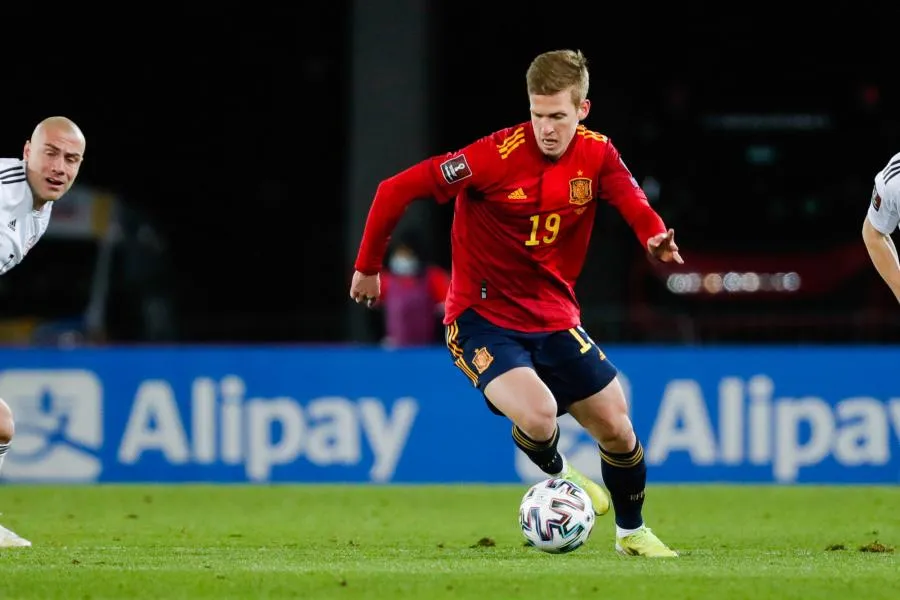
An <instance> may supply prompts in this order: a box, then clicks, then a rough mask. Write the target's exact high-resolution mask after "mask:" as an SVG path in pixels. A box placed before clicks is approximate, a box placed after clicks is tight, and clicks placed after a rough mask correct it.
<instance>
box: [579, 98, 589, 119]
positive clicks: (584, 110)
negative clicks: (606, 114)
mask: <svg viewBox="0 0 900 600" xmlns="http://www.w3.org/2000/svg"><path fill="white" fill-rule="evenodd" d="M589 112H591V101H590V100H588V99H587V98H585V99H584V100H582V101H581V105H580V106H579V107H578V120H579V121H584V120H585V119H586V118H587V116H588V113H589Z"/></svg>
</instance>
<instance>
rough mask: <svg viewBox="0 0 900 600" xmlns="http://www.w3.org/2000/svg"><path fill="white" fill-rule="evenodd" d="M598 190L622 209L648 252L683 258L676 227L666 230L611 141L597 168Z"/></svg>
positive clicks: (676, 259)
mask: <svg viewBox="0 0 900 600" xmlns="http://www.w3.org/2000/svg"><path fill="white" fill-rule="evenodd" d="M600 190H601V195H602V197H603V198H604V199H605V200H607V201H608V202H609V203H610V204H612V205H613V206H615V207H616V209H617V210H618V211H619V213H621V215H622V217H623V218H624V219H625V221H626V222H627V223H628V225H629V226H630V227H631V230H632V231H633V232H634V234H635V235H636V236H637V238H638V240H639V241H640V242H641V245H642V246H644V249H645V250H647V252H649V253H650V254H651V255H652V256H653V257H655V258H658V259H659V260H662V261H663V262H672V261H674V262H677V263H679V264H680V263H683V262H684V261H683V260H682V258H681V254H679V252H678V246H677V245H676V244H675V231H674V230H672V229H669V230H666V225H665V223H664V222H663V220H662V217H660V216H659V214H658V213H657V212H656V211H655V210H653V208H652V207H651V206H650V203H649V202H648V201H647V195H646V194H644V190H642V189H641V187H640V186H639V185H638V183H637V181H636V180H635V179H634V177H633V176H632V175H631V172H630V171H629V170H628V168H627V167H626V166H625V163H624V162H623V161H622V158H621V156H620V155H619V151H618V150H617V149H616V148H615V146H613V145H612V142H611V141H609V142H607V153H606V157H605V158H604V161H603V166H602V167H601V169H600Z"/></svg>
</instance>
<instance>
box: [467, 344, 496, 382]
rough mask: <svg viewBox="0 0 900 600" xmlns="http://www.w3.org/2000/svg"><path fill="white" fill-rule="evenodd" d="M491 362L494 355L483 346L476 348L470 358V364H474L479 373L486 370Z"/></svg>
mask: <svg viewBox="0 0 900 600" xmlns="http://www.w3.org/2000/svg"><path fill="white" fill-rule="evenodd" d="M492 362H494V357H493V356H491V353H490V352H488V349H487V348H485V347H484V346H482V347H481V348H479V349H478V350H476V351H475V356H474V357H473V358H472V364H473V365H475V368H476V369H477V370H478V374H479V375H481V374H482V373H484V372H485V371H487V369H488V367H490V366H491V363H492Z"/></svg>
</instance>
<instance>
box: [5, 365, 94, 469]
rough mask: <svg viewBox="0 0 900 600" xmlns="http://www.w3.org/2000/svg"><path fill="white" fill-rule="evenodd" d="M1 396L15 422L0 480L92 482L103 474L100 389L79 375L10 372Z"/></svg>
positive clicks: (71, 372)
mask: <svg viewBox="0 0 900 600" xmlns="http://www.w3.org/2000/svg"><path fill="white" fill-rule="evenodd" d="M0 394H2V396H3V398H4V399H5V400H6V401H7V403H9V405H10V408H12V410H13V413H14V414H15V416H16V438H15V442H14V444H13V446H12V449H11V450H10V451H9V452H8V453H7V455H6V464H5V465H4V469H3V476H4V478H6V479H9V480H10V481H39V480H48V479H50V480H55V481H65V482H76V481H96V480H97V479H98V477H99V476H100V472H101V470H102V463H101V461H100V458H99V456H98V454H99V452H100V449H101V448H102V446H103V420H102V414H103V413H102V405H101V403H102V397H103V386H102V384H101V383H100V380H99V379H98V378H97V376H96V375H95V374H94V373H93V372H91V371H84V370H80V369H72V370H66V369H59V370H57V369H52V370H51V369H48V370H43V369H34V370H33V369H9V370H6V371H3V372H2V373H0Z"/></svg>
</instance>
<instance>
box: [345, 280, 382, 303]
mask: <svg viewBox="0 0 900 600" xmlns="http://www.w3.org/2000/svg"><path fill="white" fill-rule="evenodd" d="M380 296H381V275H379V274H378V273H375V274H374V275H364V274H363V273H360V272H359V271H354V273H353V281H352V283H351V284H350V297H351V298H353V299H354V300H355V301H356V303H357V304H359V303H360V302H365V303H366V306H368V307H369V308H371V307H372V306H373V305H374V304H375V301H376V300H378V298H379V297H380Z"/></svg>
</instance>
